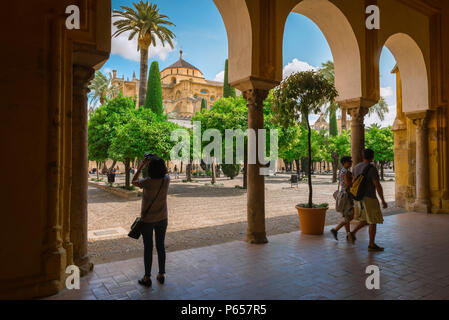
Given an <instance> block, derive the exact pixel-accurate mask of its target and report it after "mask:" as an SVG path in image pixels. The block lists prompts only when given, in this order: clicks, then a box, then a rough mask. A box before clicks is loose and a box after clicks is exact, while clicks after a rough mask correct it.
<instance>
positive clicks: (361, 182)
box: [349, 164, 374, 201]
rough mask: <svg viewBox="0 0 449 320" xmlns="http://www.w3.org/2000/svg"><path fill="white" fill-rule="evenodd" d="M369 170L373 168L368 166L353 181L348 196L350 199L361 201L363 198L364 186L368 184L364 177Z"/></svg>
mask: <svg viewBox="0 0 449 320" xmlns="http://www.w3.org/2000/svg"><path fill="white" fill-rule="evenodd" d="M371 168H374V167H373V165H372V164H369V165H368V166H367V167H366V168H365V169H364V170H363V172H362V173H361V174H359V175H358V176H357V178H356V179H355V180H354V183H353V184H352V187H351V188H350V189H349V195H350V196H351V197H352V199H354V200H356V201H361V200H362V199H363V198H364V197H365V194H366V186H367V184H368V178H367V177H366V175H367V174H368V171H369V170H370V169H371Z"/></svg>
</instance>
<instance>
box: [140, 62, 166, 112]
mask: <svg viewBox="0 0 449 320" xmlns="http://www.w3.org/2000/svg"><path fill="white" fill-rule="evenodd" d="M145 108H148V109H151V110H152V111H153V112H154V113H155V114H157V115H162V114H163V113H164V106H163V105H162V85H161V74H160V72H159V63H158V62H157V61H153V63H152V64H151V68H150V75H149V76H148V89H147V98H146V101H145Z"/></svg>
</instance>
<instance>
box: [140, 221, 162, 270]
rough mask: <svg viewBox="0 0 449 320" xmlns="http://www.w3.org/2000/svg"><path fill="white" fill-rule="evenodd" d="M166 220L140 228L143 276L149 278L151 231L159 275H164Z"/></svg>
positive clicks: (151, 252)
mask: <svg viewBox="0 0 449 320" xmlns="http://www.w3.org/2000/svg"><path fill="white" fill-rule="evenodd" d="M167 225H168V220H167V219H165V220H162V221H158V222H153V223H144V224H143V227H142V236H143V246H144V256H143V260H144V263H145V275H146V276H148V277H151V266H152V264H153V230H154V233H155V235H156V250H157V257H158V262H159V273H160V274H165V233H166V232H167Z"/></svg>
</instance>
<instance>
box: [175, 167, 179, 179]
mask: <svg viewBox="0 0 449 320" xmlns="http://www.w3.org/2000/svg"><path fill="white" fill-rule="evenodd" d="M175 179H179V172H178V166H177V165H175Z"/></svg>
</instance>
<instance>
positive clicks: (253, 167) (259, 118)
mask: <svg viewBox="0 0 449 320" xmlns="http://www.w3.org/2000/svg"><path fill="white" fill-rule="evenodd" d="M243 95H244V97H245V99H246V101H247V102H248V129H249V130H251V129H253V130H254V132H255V141H254V137H252V136H251V135H248V146H249V147H248V152H255V153H256V154H255V156H256V159H257V160H256V164H250V163H248V169H247V170H248V172H247V179H248V182H247V183H248V192H247V196H248V199H247V200H248V227H247V233H246V240H247V241H248V242H249V243H257V244H259V243H267V242H268V240H267V235H266V232H265V177H264V176H262V175H260V168H261V164H260V163H259V159H258V157H257V151H258V140H259V138H258V130H259V129H263V128H264V122H263V101H264V100H265V99H266V97H267V95H268V90H260V89H250V90H246V91H244V92H243ZM253 157H254V155H250V154H248V159H251V158H253ZM249 162H250V161H249Z"/></svg>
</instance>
